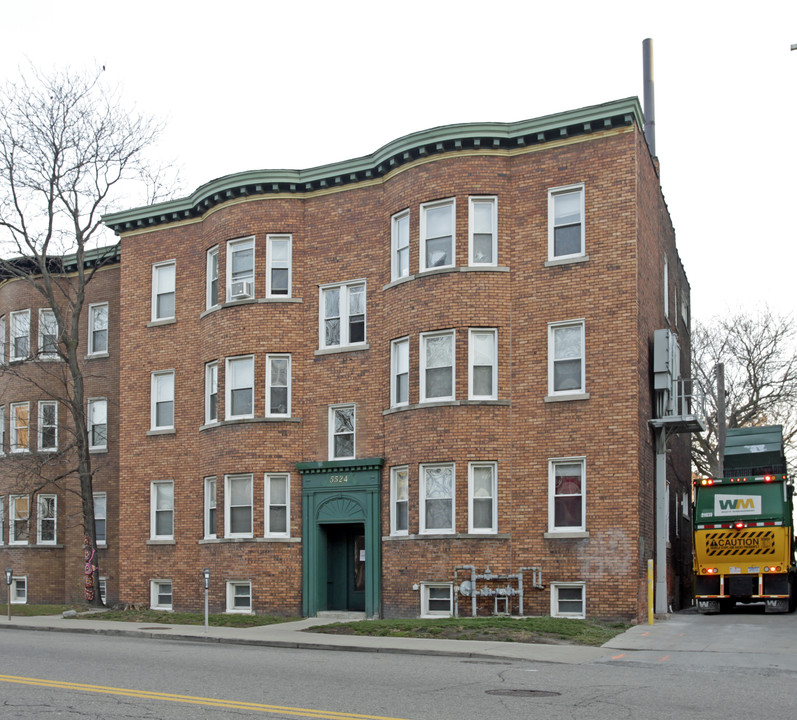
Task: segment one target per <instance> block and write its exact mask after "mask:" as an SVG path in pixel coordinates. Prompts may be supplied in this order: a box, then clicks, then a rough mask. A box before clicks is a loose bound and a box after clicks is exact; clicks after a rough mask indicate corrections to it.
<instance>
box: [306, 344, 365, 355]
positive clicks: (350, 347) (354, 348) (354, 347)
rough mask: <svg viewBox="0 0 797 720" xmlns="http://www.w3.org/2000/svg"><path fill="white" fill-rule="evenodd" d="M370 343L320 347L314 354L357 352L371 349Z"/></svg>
mask: <svg viewBox="0 0 797 720" xmlns="http://www.w3.org/2000/svg"><path fill="white" fill-rule="evenodd" d="M370 349H371V345H370V344H369V343H361V344H360V345H341V346H340V347H333V348H319V349H318V350H316V351H315V352H314V353H313V354H314V355H336V354H337V353H346V352H357V351H358V350H370Z"/></svg>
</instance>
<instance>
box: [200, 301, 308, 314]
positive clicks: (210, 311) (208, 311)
mask: <svg viewBox="0 0 797 720" xmlns="http://www.w3.org/2000/svg"><path fill="white" fill-rule="evenodd" d="M303 302H304V300H303V299H302V298H298V297H277V296H274V297H265V298H245V299H243V300H228V301H227V302H223V303H219V304H218V305H214V306H213V307H209V308H206V309H205V310H203V311H202V312H201V313H200V314H199V318H200V319H202V318H203V317H206V316H207V315H212V314H213V313H215V312H218V311H219V310H221V309H222V308H226V307H235V306H236V305H255V304H257V303H303Z"/></svg>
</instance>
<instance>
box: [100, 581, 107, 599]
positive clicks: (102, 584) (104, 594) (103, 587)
mask: <svg viewBox="0 0 797 720" xmlns="http://www.w3.org/2000/svg"><path fill="white" fill-rule="evenodd" d="M106 597H108V578H106V577H100V600H102V604H103V605H106V604H107V602H108V601H107V600H106V599H105V598H106Z"/></svg>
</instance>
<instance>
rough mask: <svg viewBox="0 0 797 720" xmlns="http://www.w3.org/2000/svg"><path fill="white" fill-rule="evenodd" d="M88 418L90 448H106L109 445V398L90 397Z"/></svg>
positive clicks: (87, 410)
mask: <svg viewBox="0 0 797 720" xmlns="http://www.w3.org/2000/svg"><path fill="white" fill-rule="evenodd" d="M86 417H87V420H88V424H89V427H88V431H89V448H90V449H91V450H104V449H105V448H107V447H108V400H107V399H106V398H90V399H89V401H88V404H87V408H86Z"/></svg>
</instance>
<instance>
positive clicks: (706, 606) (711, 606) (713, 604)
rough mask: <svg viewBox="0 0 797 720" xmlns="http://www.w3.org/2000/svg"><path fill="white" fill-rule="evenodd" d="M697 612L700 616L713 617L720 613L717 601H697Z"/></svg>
mask: <svg viewBox="0 0 797 720" xmlns="http://www.w3.org/2000/svg"><path fill="white" fill-rule="evenodd" d="M697 611H698V612H699V613H700V614H701V615H714V614H716V613H718V612H719V611H720V601H719V600H698V601H697Z"/></svg>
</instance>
